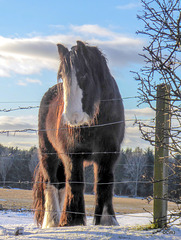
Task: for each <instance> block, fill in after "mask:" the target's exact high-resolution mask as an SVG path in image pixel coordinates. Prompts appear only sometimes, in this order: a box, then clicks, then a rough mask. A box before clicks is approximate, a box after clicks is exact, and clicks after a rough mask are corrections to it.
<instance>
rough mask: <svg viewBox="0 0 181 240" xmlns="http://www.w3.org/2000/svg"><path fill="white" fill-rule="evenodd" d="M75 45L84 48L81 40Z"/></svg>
mask: <svg viewBox="0 0 181 240" xmlns="http://www.w3.org/2000/svg"><path fill="white" fill-rule="evenodd" d="M77 47H78V48H82V49H84V48H85V44H84V43H83V42H81V41H77Z"/></svg>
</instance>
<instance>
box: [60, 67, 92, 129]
mask: <svg viewBox="0 0 181 240" xmlns="http://www.w3.org/2000/svg"><path fill="white" fill-rule="evenodd" d="M71 70H72V71H71V72H72V74H71V83H70V86H69V87H67V85H66V83H63V89H64V112H63V117H64V120H65V121H66V122H67V123H68V124H70V125H72V126H79V125H82V124H84V123H88V122H89V115H88V114H87V113H85V112H84V111H83V109H82V98H83V92H82V89H81V88H80V87H79V85H78V82H77V77H76V72H75V69H74V68H73V66H72V67H71Z"/></svg>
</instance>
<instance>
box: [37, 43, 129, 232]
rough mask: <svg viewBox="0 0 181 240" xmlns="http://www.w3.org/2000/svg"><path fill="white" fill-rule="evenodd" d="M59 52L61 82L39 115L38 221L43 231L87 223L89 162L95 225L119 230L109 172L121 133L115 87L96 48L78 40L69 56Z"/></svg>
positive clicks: (120, 109) (45, 98) (120, 106)
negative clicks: (86, 163) (86, 173)
mask: <svg viewBox="0 0 181 240" xmlns="http://www.w3.org/2000/svg"><path fill="white" fill-rule="evenodd" d="M58 51H59V55H60V68H59V71H58V79H60V78H61V79H62V80H63V83H58V84H57V85H55V86H53V87H52V88H50V89H49V90H48V91H47V92H46V93H45V95H44V96H43V98H42V101H41V104H40V110H39V159H40V162H39V166H38V168H37V171H36V174H35V175H36V177H35V184H34V208H35V218H36V221H37V223H38V225H40V226H42V227H44V228H47V227H52V226H55V227H56V226H72V225H85V224H86V217H85V205H84V170H83V162H84V161H91V162H93V164H94V176H95V213H94V223H95V224H96V225H98V224H103V225H117V220H116V217H115V213H114V210H113V204H112V196H113V182H114V174H113V170H114V165H115V162H116V160H117V159H118V157H119V152H120V144H121V142H122V140H123V137H124V128H125V124H124V109H123V104H122V100H121V96H120V93H119V90H118V87H117V84H116V82H115V80H114V78H113V77H112V76H111V74H110V72H109V69H108V67H107V63H106V60H105V57H104V56H103V55H102V53H101V52H100V51H99V49H98V48H96V47H91V46H88V45H86V44H84V43H82V42H80V41H78V42H77V45H76V46H74V47H72V49H71V51H69V50H68V49H67V48H65V47H64V46H63V45H61V44H58ZM73 81H76V83H74V82H73ZM74 88H76V90H75V89H74ZM74 95H75V98H74ZM77 96H80V99H76V97H77ZM70 101H71V104H70ZM74 103H75V107H74ZM76 104H77V105H76ZM70 108H71V109H70ZM74 108H76V109H79V110H76V111H74Z"/></svg>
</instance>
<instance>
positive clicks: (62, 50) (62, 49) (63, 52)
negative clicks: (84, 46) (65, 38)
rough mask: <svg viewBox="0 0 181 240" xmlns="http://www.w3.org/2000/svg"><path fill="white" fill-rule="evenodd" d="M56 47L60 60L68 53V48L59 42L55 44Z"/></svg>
mask: <svg viewBox="0 0 181 240" xmlns="http://www.w3.org/2000/svg"><path fill="white" fill-rule="evenodd" d="M57 47H58V53H59V56H60V60H62V59H63V58H64V56H65V55H66V54H67V53H68V49H67V48H66V47H64V46H63V45H62V44H59V43H58V44H57Z"/></svg>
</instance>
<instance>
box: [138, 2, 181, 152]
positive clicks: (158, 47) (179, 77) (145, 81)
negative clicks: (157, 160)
mask: <svg viewBox="0 0 181 240" xmlns="http://www.w3.org/2000/svg"><path fill="white" fill-rule="evenodd" d="M141 2H142V5H143V15H142V16H138V19H140V20H142V21H143V22H144V25H145V28H144V30H142V31H138V33H139V34H142V35H144V36H146V39H147V40H148V41H149V42H148V46H145V47H144V48H143V54H141V56H142V57H143V59H144V61H145V66H144V67H143V68H142V69H141V71H140V72H139V73H136V77H135V78H136V80H137V81H138V83H139V88H138V91H139V98H140V104H141V103H146V104H148V105H149V106H150V107H151V108H152V109H153V110H156V107H155V100H156V88H157V85H158V84H165V85H166V86H168V88H169V89H170V98H171V103H170V111H171V115H172V128H171V131H170V136H169V137H170V144H169V149H170V152H171V154H172V155H173V156H174V155H177V154H178V153H179V154H180V153H181V131H180V126H181V104H180V101H181V72H180V66H181V47H180V45H181V8H180V0H141ZM164 97H165V96H163V98H164ZM139 125H140V130H141V133H142V137H143V138H144V139H145V140H147V141H149V142H150V143H151V144H152V145H154V144H155V128H154V126H155V124H154V123H153V124H152V125H150V124H146V123H143V122H140V123H139ZM148 129H149V131H148Z"/></svg>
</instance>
